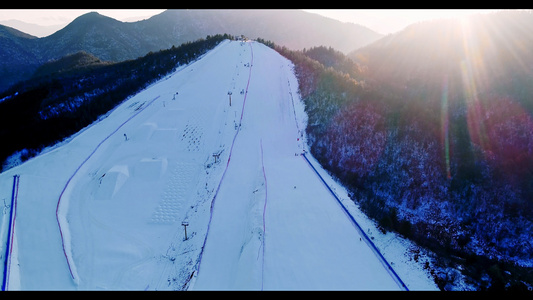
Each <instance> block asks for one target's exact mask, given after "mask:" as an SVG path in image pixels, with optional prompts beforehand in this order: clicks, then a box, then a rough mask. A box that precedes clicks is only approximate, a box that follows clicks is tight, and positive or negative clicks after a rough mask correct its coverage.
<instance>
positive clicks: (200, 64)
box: [0, 41, 437, 290]
mask: <svg viewBox="0 0 533 300" xmlns="http://www.w3.org/2000/svg"><path fill="white" fill-rule="evenodd" d="M297 86H298V83H297V81H296V77H295V76H294V73H293V69H292V63H290V62H289V61H288V60H286V59H285V58H283V57H282V56H280V55H279V54H278V53H277V52H275V51H273V50H272V49H270V48H268V47H266V46H264V45H262V44H259V43H256V42H249V41H248V42H244V41H224V42H222V43H221V44H220V45H218V46H217V47H215V48H214V49H213V50H211V51H209V52H208V53H206V54H205V55H204V56H203V57H202V58H200V59H198V60H196V61H195V62H193V63H191V64H189V65H187V66H184V67H180V68H179V69H178V70H176V71H175V72H174V73H172V74H170V75H168V76H166V77H165V78H163V79H162V80H160V81H158V82H156V83H154V84H152V85H151V86H149V87H147V88H146V89H145V90H143V91H141V92H140V93H138V94H137V95H135V96H133V97H131V98H129V99H128V100H126V101H124V103H122V104H121V105H119V106H117V108H115V109H114V110H113V111H112V112H110V113H109V114H108V115H107V116H106V118H103V119H101V120H100V121H98V122H95V123H94V124H92V125H91V126H89V127H87V128H86V129H84V130H83V131H82V132H80V133H79V134H77V135H76V136H75V137H74V138H72V139H71V140H70V141H69V142H68V143H65V144H63V145H61V146H59V147H56V148H54V149H53V150H51V151H49V152H47V153H44V154H42V155H40V156H38V157H36V158H33V159H31V160H29V161H27V162H26V163H24V164H22V165H20V166H18V167H15V168H13V169H11V170H8V171H6V172H4V173H2V174H0V198H1V199H3V200H4V206H5V207H6V208H7V205H6V203H7V202H8V199H9V200H10V199H11V197H12V193H13V192H12V189H13V185H14V184H13V176H14V175H18V176H20V178H22V180H21V183H20V187H19V184H18V181H17V185H16V186H17V202H18V203H17V207H16V211H15V213H16V214H17V222H16V228H13V229H12V233H13V235H12V237H11V238H12V242H9V243H8V242H7V241H5V239H6V236H7V234H6V233H7V232H8V230H9V228H8V227H9V226H8V225H7V224H8V222H7V221H8V218H9V213H6V211H7V210H6V209H4V214H3V215H2V216H3V217H2V222H1V225H2V226H1V227H0V229H1V231H0V233H1V235H0V237H2V239H3V240H2V246H1V247H2V248H1V249H0V250H1V251H0V252H1V253H5V252H6V249H7V248H6V247H7V246H8V245H10V246H11V248H10V250H9V251H10V252H11V253H12V255H10V256H9V262H10V268H8V272H7V275H6V274H4V277H5V276H9V277H8V278H5V279H9V281H8V286H7V287H6V289H8V290H361V289H362V290H398V289H401V286H399V285H398V284H397V283H396V281H395V280H394V278H392V277H391V275H390V274H389V272H388V271H387V269H386V268H385V267H384V266H383V264H382V262H380V260H379V259H378V258H377V257H376V255H375V253H374V252H373V251H372V250H371V249H370V248H369V246H368V245H367V243H365V242H362V241H360V239H359V238H360V236H361V235H360V232H358V231H357V230H355V229H354V226H353V224H351V221H350V219H349V218H348V217H347V216H346V212H345V211H344V210H342V209H340V208H339V205H338V203H336V201H335V200H334V199H333V198H332V195H331V194H330V193H329V191H328V189H326V187H325V186H324V183H325V184H326V185H327V186H331V187H330V188H329V189H330V191H331V193H334V194H339V193H341V194H342V195H340V196H339V197H338V198H340V200H339V201H340V202H342V201H344V202H343V203H341V206H346V208H345V209H347V210H348V211H349V213H348V214H351V215H354V218H357V219H358V220H357V221H358V222H362V223H361V226H362V227H364V228H365V229H368V230H369V231H370V230H371V228H372V230H374V228H375V227H372V226H373V225H372V223H371V222H369V221H368V219H365V218H364V217H363V216H362V214H361V213H360V212H359V211H358V210H357V208H356V207H355V206H354V205H353V202H346V201H345V200H344V199H346V198H347V197H346V195H345V194H346V193H345V192H344V191H343V190H342V187H340V186H338V185H337V184H336V183H335V182H334V181H332V179H331V178H330V177H328V176H327V174H326V173H325V172H324V171H323V170H322V169H320V168H317V170H316V172H317V173H316V174H315V172H314V171H313V170H311V168H309V165H308V164H307V162H306V161H305V160H303V159H301V158H300V157H298V156H300V154H301V153H302V152H304V151H305V150H306V144H305V135H304V132H303V128H305V126H306V125H305V123H306V116H305V113H304V108H303V104H302V102H301V101H300V99H299V97H298V92H297ZM230 101H231V102H230ZM230 103H231V105H230ZM307 156H308V155H307ZM309 159H310V160H312V157H309ZM309 164H311V162H309ZM311 165H315V166H317V164H316V162H314V161H313V163H312V164H311ZM319 173H320V174H319ZM317 174H319V176H320V177H322V178H324V179H323V180H324V182H323V183H322V182H321V181H320V179H319V177H317V176H316V175H317ZM17 178H19V177H17ZM267 182H268V186H267ZM331 189H333V190H334V191H335V192H334V191H333V190H331ZM267 195H268V197H267ZM335 197H336V198H337V196H335ZM267 201H268V202H267ZM267 204H268V205H267ZM182 222H187V223H182ZM183 224H187V227H185V226H184V225H183ZM185 230H187V236H185ZM363 234H364V232H363ZM374 242H375V243H376V245H377V246H378V247H379V245H380V244H379V242H378V241H376V240H374ZM386 243H387V244H394V245H398V247H396V248H395V251H392V250H390V249H391V248H393V247H391V246H388V247H387V252H389V253H393V254H389V256H388V257H386V259H387V260H394V261H395V262H396V264H395V266H394V268H395V270H396V271H397V273H398V275H399V277H401V278H402V280H403V281H404V282H405V283H406V285H407V287H408V288H409V289H410V290H417V289H430V290H434V289H437V288H436V286H435V285H434V283H433V282H432V281H431V279H430V278H429V276H428V275H427V274H426V273H425V271H424V270H422V268H421V267H420V266H417V265H415V263H414V262H412V261H410V260H409V259H407V258H406V257H405V252H406V251H407V250H406V249H407V248H408V247H409V245H407V246H406V245H405V242H404V241H400V240H398V239H394V238H390V237H388V238H387V241H386ZM401 249H404V250H401ZM390 255H393V256H392V257H391V256H390ZM3 256H5V255H3ZM2 262H6V257H2ZM6 281H7V280H6Z"/></svg>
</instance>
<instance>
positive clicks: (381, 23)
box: [0, 9, 497, 34]
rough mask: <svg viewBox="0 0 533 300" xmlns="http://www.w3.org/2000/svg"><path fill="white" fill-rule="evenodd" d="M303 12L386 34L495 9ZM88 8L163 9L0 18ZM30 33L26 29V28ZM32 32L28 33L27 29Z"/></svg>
mask: <svg viewBox="0 0 533 300" xmlns="http://www.w3.org/2000/svg"><path fill="white" fill-rule="evenodd" d="M303 10H304V11H306V12H310V13H315V14H319V15H322V16H325V17H329V18H332V19H336V20H339V21H341V22H350V23H355V24H359V25H362V26H365V27H368V28H369V29H371V30H374V31H376V32H378V33H380V34H390V33H395V32H397V31H400V30H402V29H403V28H405V27H406V26H408V25H410V24H413V23H417V22H420V21H426V20H431V19H440V18H453V17H461V16H466V15H471V14H478V13H489V12H494V11H497V10H495V9H303ZM91 11H97V12H98V13H100V14H102V15H105V16H108V17H111V18H114V19H117V20H119V21H123V22H124V21H128V22H132V21H137V20H142V19H146V18H149V17H151V16H153V15H156V14H159V13H161V12H163V11H165V9H2V10H0V21H7V20H18V21H22V22H25V23H29V24H36V25H41V26H52V25H63V24H64V25H66V24H68V23H70V22H71V21H72V20H74V19H75V18H77V17H79V16H80V15H83V14H86V13H88V12H91ZM28 33H30V32H28ZM30 34H32V33H30Z"/></svg>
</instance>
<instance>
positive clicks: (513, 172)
mask: <svg viewBox="0 0 533 300" xmlns="http://www.w3.org/2000/svg"><path fill="white" fill-rule="evenodd" d="M532 20H533V18H531V14H530V13H528V12H503V13H498V14H490V15H486V16H475V17H472V18H470V19H462V20H455V21H453V20H441V21H432V22H424V23H420V24H415V25H412V26H410V27H408V28H406V29H405V30H404V31H402V32H400V33H398V34H395V35H391V36H388V37H386V38H384V39H382V40H380V41H378V42H376V43H374V44H371V45H369V46H367V47H365V48H362V49H360V50H359V51H356V52H355V53H352V54H351V55H350V57H351V58H353V60H354V61H355V62H356V63H353V62H352V63H346V62H345V61H346V58H345V57H343V56H342V54H341V53H339V52H335V51H334V50H333V49H326V48H323V47H322V48H316V49H310V50H306V51H297V52H295V51H290V50H288V49H287V48H284V47H277V49H278V51H279V52H280V53H282V54H283V55H286V56H287V57H288V58H289V59H291V60H292V61H293V62H294V63H295V65H296V72H297V75H298V79H299V84H300V92H301V96H302V99H304V101H305V104H306V111H307V113H308V117H309V122H308V127H307V133H308V138H309V143H310V146H311V151H312V153H313V155H314V156H315V157H316V158H317V159H318V160H319V161H320V162H321V163H322V165H323V166H325V167H326V168H327V169H328V170H329V171H330V172H331V173H332V174H333V175H334V176H336V177H337V178H338V179H339V180H340V181H341V182H343V184H345V185H346V186H347V187H348V188H349V189H350V191H351V192H352V195H353V199H354V201H355V202H356V203H357V204H359V205H360V207H361V208H362V209H363V210H364V211H366V213H367V214H368V215H369V216H371V217H372V218H374V219H375V220H376V221H377V222H379V224H380V226H381V227H382V228H383V230H393V231H396V232H398V233H400V234H402V235H403V236H405V237H407V238H409V239H412V240H414V241H416V242H417V243H418V244H420V245H423V246H425V247H428V248H429V249H431V250H432V251H434V252H435V253H437V254H438V256H439V257H440V261H441V263H442V265H443V266H446V267H445V268H444V269H443V271H441V272H440V273H438V274H435V278H436V281H437V282H438V283H439V285H440V286H441V288H450V287H451V286H453V285H454V284H457V281H458V280H459V279H458V278H459V276H457V271H452V269H447V268H448V267H452V266H457V265H460V266H461V267H460V269H461V270H462V271H461V272H462V276H463V277H462V278H466V279H464V280H466V281H471V282H472V285H474V286H475V287H476V288H477V289H514V288H526V286H529V287H531V284H532V283H533V280H532V275H533V272H532V263H531V262H532V260H533V255H532V253H533V244H532V241H533V237H532V233H533V201H532V199H531V195H533V119H532V113H533V100H532V99H533V90H532V83H533V70H532V66H533V55H531V52H530V51H529V50H528V49H532V47H533V35H532V34H531V32H530V31H529V30H526V28H533V27H532V25H533V24H532V22H533V21H532ZM318 53H320V55H318ZM341 66H342V67H341ZM346 66H350V68H348V69H347V68H346Z"/></svg>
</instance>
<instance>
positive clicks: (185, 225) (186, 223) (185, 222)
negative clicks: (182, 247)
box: [181, 221, 189, 241]
mask: <svg viewBox="0 0 533 300" xmlns="http://www.w3.org/2000/svg"><path fill="white" fill-rule="evenodd" d="M181 225H182V226H183V227H184V228H185V239H184V240H185V241H186V240H187V226H189V222H187V221H183V222H181Z"/></svg>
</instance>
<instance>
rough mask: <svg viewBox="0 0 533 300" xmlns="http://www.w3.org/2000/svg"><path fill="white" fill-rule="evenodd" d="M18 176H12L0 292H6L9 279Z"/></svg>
mask: <svg viewBox="0 0 533 300" xmlns="http://www.w3.org/2000/svg"><path fill="white" fill-rule="evenodd" d="M19 178H20V176H19V175H14V176H13V190H12V192H11V207H10V212H9V226H8V227H7V241H6V252H5V255H4V276H3V279H2V291H6V290H7V287H8V279H9V267H10V262H11V250H12V247H13V237H12V235H13V227H14V226H15V214H16V203H17V196H18V185H19Z"/></svg>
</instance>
